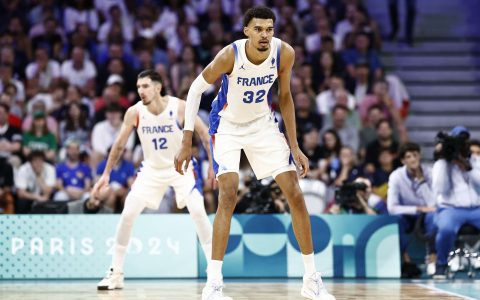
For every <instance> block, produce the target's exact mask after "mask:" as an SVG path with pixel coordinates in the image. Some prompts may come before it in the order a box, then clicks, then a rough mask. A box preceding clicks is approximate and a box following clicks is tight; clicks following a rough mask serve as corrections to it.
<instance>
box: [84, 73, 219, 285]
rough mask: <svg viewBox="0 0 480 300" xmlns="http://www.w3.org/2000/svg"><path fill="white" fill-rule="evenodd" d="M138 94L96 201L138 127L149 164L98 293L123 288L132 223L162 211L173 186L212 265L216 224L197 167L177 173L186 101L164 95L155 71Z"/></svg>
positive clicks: (128, 204)
mask: <svg viewBox="0 0 480 300" xmlns="http://www.w3.org/2000/svg"><path fill="white" fill-rule="evenodd" d="M137 90H138V94H139V95H140V98H141V101H139V102H138V103H136V104H135V105H133V106H131V107H130V108H129V109H128V110H127V112H126V113H125V117H124V119H123V124H122V127H121V129H120V133H119V134H118V137H117V139H116V141H115V143H114V144H113V146H112V148H111V150H110V154H109V156H108V160H107V165H106V167H105V171H104V172H103V174H102V176H101V177H100V179H99V180H98V182H97V183H96V184H95V186H94V188H93V190H92V195H93V197H95V198H101V197H104V195H105V194H106V193H108V192H109V188H108V183H109V179H110V172H111V170H112V168H113V167H114V166H115V164H116V162H117V161H118V159H119V158H120V156H121V155H122V153H123V149H124V146H125V143H126V142H127V139H128V137H129V135H130V133H131V132H132V130H133V129H134V128H135V129H136V131H137V133H138V136H139V137H140V142H141V144H142V150H143V155H144V161H143V162H142V167H141V169H140V170H139V171H138V173H137V178H136V180H135V182H134V184H133V185H132V188H131V190H130V192H129V194H128V195H127V198H126V200H125V208H124V209H123V212H122V215H121V217H120V222H119V223H118V227H117V232H116V235H115V248H114V253H113V257H112V265H111V268H110V270H109V271H108V272H107V276H106V277H105V278H104V279H103V280H102V281H100V283H99V284H98V286H97V288H98V289H99V290H112V289H120V288H123V262H124V258H125V251H126V250H127V246H128V242H129V240H130V235H131V231H132V227H133V223H134V222H135V220H136V218H137V217H138V216H139V214H140V213H141V212H142V211H143V209H144V208H145V207H148V208H158V207H159V205H160V201H161V200H162V198H163V195H164V193H165V191H166V190H167V188H168V187H169V186H171V187H173V189H174V190H175V196H176V197H175V198H176V201H177V206H178V208H183V207H185V206H186V207H187V208H188V211H189V212H190V215H191V217H192V219H193V221H194V223H195V226H196V230H197V234H198V237H199V239H200V243H201V245H202V248H203V250H204V253H205V255H206V257H207V261H208V260H209V259H210V256H211V247H212V245H211V244H212V238H211V236H212V226H211V224H210V221H209V219H208V217H207V214H206V212H205V206H204V202H203V196H202V195H201V194H200V193H199V191H198V190H197V189H196V188H195V178H194V173H193V169H192V168H188V170H187V171H186V172H185V173H184V175H180V174H178V173H177V172H176V171H175V169H174V155H175V153H176V152H177V151H178V150H179V149H180V145H181V141H182V134H183V133H182V129H181V128H180V124H182V123H183V116H184V111H185V101H181V100H180V99H178V98H175V97H172V96H162V95H161V94H160V93H161V90H162V82H161V77H160V75H159V74H158V73H156V72H155V71H152V70H146V71H143V72H141V73H140V74H139V75H138V80H137ZM194 123H195V125H194V127H195V130H198V133H199V135H200V137H201V139H202V142H203V143H204V145H206V147H208V141H209V138H210V137H209V135H208V129H207V127H206V126H205V124H204V123H203V122H202V121H201V120H200V118H196V120H195V121H194ZM206 149H207V148H206ZM212 179H213V171H212Z"/></svg>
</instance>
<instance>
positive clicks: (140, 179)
mask: <svg viewBox="0 0 480 300" xmlns="http://www.w3.org/2000/svg"><path fill="white" fill-rule="evenodd" d="M192 164H193V162H191V163H190V166H189V168H188V170H187V172H186V173H185V175H181V174H179V173H178V172H177V171H175V168H174V167H173V166H172V167H169V168H165V169H154V168H152V167H151V166H149V165H148V164H146V163H145V162H144V163H142V166H141V167H140V168H139V170H138V172H137V178H136V179H135V182H134V183H133V185H132V188H131V190H130V193H129V195H128V197H131V198H134V199H135V200H134V201H136V202H137V201H139V204H141V203H142V204H144V205H145V206H146V207H148V208H150V209H157V208H158V207H159V206H160V202H161V201H162V199H163V196H164V195H165V191H166V190H167V188H168V187H169V186H171V187H172V188H173V189H174V191H175V199H176V201H177V207H178V208H179V209H181V208H184V207H185V205H186V200H187V196H188V195H190V193H191V192H192V191H193V190H194V189H195V176H194V172H193V167H192Z"/></svg>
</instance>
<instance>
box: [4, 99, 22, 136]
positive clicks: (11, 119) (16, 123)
mask: <svg viewBox="0 0 480 300" xmlns="http://www.w3.org/2000/svg"><path fill="white" fill-rule="evenodd" d="M14 103H15V100H14V98H13V97H12V96H10V95H8V94H7V93H3V94H1V95H0V104H2V105H6V106H7V107H9V109H10V107H12V104H13V105H15V104H14ZM7 123H8V125H10V126H12V127H15V128H17V129H19V130H20V129H21V128H22V119H20V117H19V116H17V115H15V114H13V113H12V111H11V109H10V111H9V113H8V117H7Z"/></svg>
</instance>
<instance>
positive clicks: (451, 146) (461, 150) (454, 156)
mask: <svg viewBox="0 0 480 300" xmlns="http://www.w3.org/2000/svg"><path fill="white" fill-rule="evenodd" d="M435 141H436V144H441V145H442V147H441V150H440V151H438V152H436V153H435V159H438V158H443V159H445V160H446V161H448V162H451V161H454V160H457V161H460V162H462V163H463V164H464V165H465V167H466V169H467V170H470V169H471V166H470V163H469V161H468V157H469V156H470V148H469V145H468V135H466V134H459V135H457V136H452V135H449V134H447V133H445V132H442V131H440V132H439V133H438V134H437V136H436V140H435Z"/></svg>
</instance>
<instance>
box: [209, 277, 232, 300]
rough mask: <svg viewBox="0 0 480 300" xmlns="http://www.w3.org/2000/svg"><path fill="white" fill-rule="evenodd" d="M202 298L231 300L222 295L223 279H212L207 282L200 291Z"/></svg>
mask: <svg viewBox="0 0 480 300" xmlns="http://www.w3.org/2000/svg"><path fill="white" fill-rule="evenodd" d="M202 300H233V299H232V298H230V297H227V296H224V295H223V281H222V280H212V281H211V282H207V284H206V285H205V287H204V288H203V291H202Z"/></svg>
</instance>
